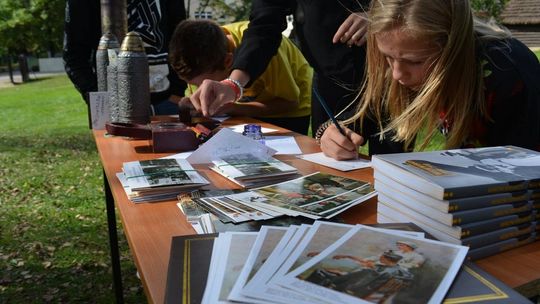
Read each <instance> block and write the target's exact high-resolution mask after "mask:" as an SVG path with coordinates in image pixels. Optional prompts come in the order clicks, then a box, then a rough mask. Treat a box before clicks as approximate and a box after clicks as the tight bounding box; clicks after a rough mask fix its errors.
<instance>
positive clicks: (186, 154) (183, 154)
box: [163, 151, 193, 159]
mask: <svg viewBox="0 0 540 304" xmlns="http://www.w3.org/2000/svg"><path fill="white" fill-rule="evenodd" d="M192 153H193V151H187V152H182V153H176V154H173V155H169V156H165V157H163V158H182V159H186V158H188V156H190V155H191V154H192Z"/></svg>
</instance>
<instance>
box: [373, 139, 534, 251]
mask: <svg viewBox="0 0 540 304" xmlns="http://www.w3.org/2000/svg"><path fill="white" fill-rule="evenodd" d="M372 166H373V169H374V178H375V189H376V190H377V192H378V205H377V219H378V221H379V222H380V223H395V222H412V223H415V224H416V225H418V226H420V227H421V228H422V229H424V230H425V231H427V232H428V233H430V234H432V235H433V236H435V237H436V238H438V239H439V240H441V241H445V242H450V243H453V244H459V245H465V246H469V247H470V251H469V253H468V254H469V257H470V258H472V259H478V258H482V257H486V256H489V255H492V254H495V253H498V252H500V251H503V250H507V249H510V248H514V247H517V246H520V245H524V244H528V243H530V242H532V241H535V240H536V239H537V238H538V236H537V235H538V228H539V227H540V225H537V220H538V209H539V207H540V201H539V200H538V197H539V196H540V195H539V190H538V189H537V188H540V187H539V186H540V153H539V152H536V151H532V150H527V149H523V148H519V147H514V146H504V147H488V148H479V149H456V150H446V151H432V152H413V153H400V154H386V155H375V156H373V159H372Z"/></svg>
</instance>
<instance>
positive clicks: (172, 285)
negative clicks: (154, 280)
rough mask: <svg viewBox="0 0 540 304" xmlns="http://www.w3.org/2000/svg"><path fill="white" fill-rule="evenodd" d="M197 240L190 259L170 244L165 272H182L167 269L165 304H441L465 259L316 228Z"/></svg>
mask: <svg viewBox="0 0 540 304" xmlns="http://www.w3.org/2000/svg"><path fill="white" fill-rule="evenodd" d="M213 237H214V236H209V235H206V236H205V237H204V239H210V238H213ZM204 239H203V238H199V239H193V241H192V242H190V244H186V245H185V247H184V249H187V248H191V247H192V246H193V248H198V249H200V250H198V252H197V253H196V255H194V254H195V252H193V253H190V252H189V251H185V250H178V249H175V247H176V246H175V244H174V240H173V246H172V255H171V259H170V261H171V264H174V263H177V265H178V264H182V263H183V264H184V265H185V266H184V267H182V266H180V267H178V266H177V267H174V268H173V267H169V273H168V279H167V281H168V282H167V290H166V294H167V296H166V301H165V302H166V303H173V302H174V301H175V300H177V299H179V298H180V297H182V298H183V299H186V298H191V299H192V300H193V303H195V302H197V303H229V302H230V301H234V302H242V303H366V301H369V302H375V303H390V302H392V303H398V302H399V303H440V302H441V301H442V300H443V299H444V298H445V295H446V293H447V291H448V290H449V289H450V286H451V284H452V282H453V280H454V278H455V276H456V275H457V274H458V272H459V269H460V267H461V265H462V263H463V261H464V258H465V256H466V252H467V248H466V247H464V246H459V245H453V244H448V243H444V242H439V241H434V240H429V239H426V238H424V233H421V232H414V231H403V230H390V229H384V228H375V227H368V226H363V225H356V226H353V225H345V224H337V223H329V222H321V221H316V222H314V223H313V225H300V226H297V225H292V226H290V227H276V226H263V227H262V228H261V229H260V231H259V232H225V233H220V234H219V236H218V237H217V238H216V239H215V240H214V241H213V244H212V247H211V248H209V247H208V246H204V247H201V246H198V245H199V244H200V243H201V242H200V241H204ZM204 248H206V250H204ZM176 252H183V253H184V254H185V255H184V256H183V257H182V259H180V260H179V258H178V256H177V255H176ZM191 256H193V258H191V259H190V257H191ZM191 260H193V261H195V260H196V261H197V262H200V263H201V264H202V265H197V267H195V265H193V266H194V267H189V266H188V265H191V263H192V261H191ZM171 264H169V265H171ZM187 268H192V269H195V271H196V273H197V274H196V275H193V276H191V275H190V273H189V272H188V273H187V274H186V272H185V271H188V269H187ZM182 269H183V270H184V273H182ZM207 269H208V271H207ZM194 273H195V272H194ZM178 274H180V275H181V276H179V275H178ZM203 275H204V277H205V278H206V282H204V281H202V280H203V278H201V276H203ZM179 277H180V280H178V279H177V278H179ZM191 286H194V287H195V288H196V289H191ZM203 290H204V292H202V291H203ZM179 292H180V293H181V294H179ZM201 296H202V298H201Z"/></svg>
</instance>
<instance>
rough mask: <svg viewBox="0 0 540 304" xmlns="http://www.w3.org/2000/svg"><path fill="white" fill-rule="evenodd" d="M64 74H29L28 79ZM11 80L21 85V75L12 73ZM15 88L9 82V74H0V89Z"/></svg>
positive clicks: (17, 72)
mask: <svg viewBox="0 0 540 304" xmlns="http://www.w3.org/2000/svg"><path fill="white" fill-rule="evenodd" d="M64 74H65V72H51V73H41V72H30V79H39V78H44V77H49V76H56V75H64ZM13 80H14V81H15V83H16V84H20V83H22V79H21V73H19V71H15V72H13ZM13 86H15V85H14V84H12V83H11V81H10V80H9V73H0V89H2V88H10V87H13Z"/></svg>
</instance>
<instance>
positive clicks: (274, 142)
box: [264, 136, 302, 154]
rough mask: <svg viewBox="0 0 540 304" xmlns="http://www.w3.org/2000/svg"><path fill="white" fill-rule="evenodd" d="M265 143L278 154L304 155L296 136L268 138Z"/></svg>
mask: <svg viewBox="0 0 540 304" xmlns="http://www.w3.org/2000/svg"><path fill="white" fill-rule="evenodd" d="M264 142H265V144H266V145H267V146H268V147H270V148H272V149H274V150H276V151H277V152H276V154H302V150H300V147H299V146H298V144H297V143H296V140H295V139H294V136H266V137H265V138H264Z"/></svg>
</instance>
